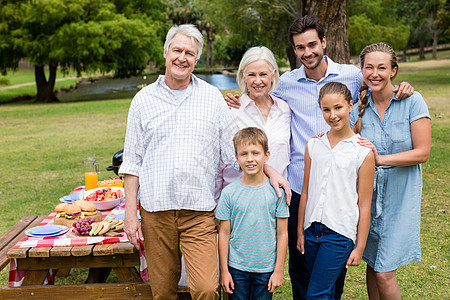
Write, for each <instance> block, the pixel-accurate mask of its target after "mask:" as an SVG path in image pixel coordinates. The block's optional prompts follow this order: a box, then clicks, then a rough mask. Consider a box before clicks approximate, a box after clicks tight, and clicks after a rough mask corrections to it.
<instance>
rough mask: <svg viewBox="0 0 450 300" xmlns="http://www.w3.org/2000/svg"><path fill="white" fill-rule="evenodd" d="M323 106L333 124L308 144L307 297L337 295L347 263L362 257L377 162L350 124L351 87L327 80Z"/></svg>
mask: <svg viewBox="0 0 450 300" xmlns="http://www.w3.org/2000/svg"><path fill="white" fill-rule="evenodd" d="M319 105H320V108H321V110H322V114H323V117H324V119H325V121H326V122H327V124H328V125H329V126H330V127H331V129H330V131H328V132H327V133H326V134H325V135H323V136H322V137H319V138H313V139H311V140H310V141H309V142H308V144H307V145H306V149H305V176H304V181H303V189H302V194H301V198H300V206H299V214H298V215H299V218H298V220H299V221H298V240H297V248H298V250H299V251H300V252H301V253H302V254H305V258H306V262H307V265H308V269H309V272H310V275H311V279H310V282H309V286H308V292H307V299H316V298H320V299H324V298H326V299H334V284H335V281H336V279H337V278H338V276H339V274H340V273H341V271H342V269H343V268H344V266H346V267H348V266H358V265H359V264H360V262H361V256H362V253H363V251H364V247H365V245H366V239H367V233H368V231H369V220H370V201H371V198H372V187H373V178H374V169H375V161H374V154H373V153H372V151H370V149H369V148H367V147H363V146H361V145H359V144H358V143H357V141H358V137H359V135H357V134H355V133H354V132H353V131H352V129H351V127H350V124H349V115H350V112H351V111H352V107H353V101H352V95H351V93H350V91H349V90H348V89H347V87H346V86H345V85H344V84H342V83H338V82H329V83H327V84H325V85H324V86H323V87H322V89H321V90H320V93H319ZM356 240H357V244H356V247H355V242H356Z"/></svg>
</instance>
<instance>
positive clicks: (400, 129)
mask: <svg viewBox="0 0 450 300" xmlns="http://www.w3.org/2000/svg"><path fill="white" fill-rule="evenodd" d="M389 129H390V130H389V136H390V137H391V139H392V141H393V142H394V143H401V142H404V141H406V140H407V139H409V138H410V136H411V129H410V126H409V121H408V120H407V119H404V120H401V121H393V122H392V123H391V125H390V126H389Z"/></svg>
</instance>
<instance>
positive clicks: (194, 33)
mask: <svg viewBox="0 0 450 300" xmlns="http://www.w3.org/2000/svg"><path fill="white" fill-rule="evenodd" d="M177 33H181V34H184V35H186V36H188V37H190V38H191V39H192V44H194V39H195V40H197V59H200V56H201V55H202V51H203V35H202V33H201V32H200V31H199V30H198V29H197V27H195V25H192V24H183V25H180V26H177V25H174V26H173V27H172V28H170V29H169V32H167V35H166V42H165V43H164V51H166V52H168V51H169V46H170V44H171V43H172V40H173V37H174V36H175V35H176V34H177Z"/></svg>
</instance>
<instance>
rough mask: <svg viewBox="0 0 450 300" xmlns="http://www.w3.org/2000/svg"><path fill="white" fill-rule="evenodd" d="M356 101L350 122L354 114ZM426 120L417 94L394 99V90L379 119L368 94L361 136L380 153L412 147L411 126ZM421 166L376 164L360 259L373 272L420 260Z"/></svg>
mask: <svg viewBox="0 0 450 300" xmlns="http://www.w3.org/2000/svg"><path fill="white" fill-rule="evenodd" d="M358 113H359V112H358V109H357V105H355V107H354V108H353V111H352V113H351V116H350V123H351V124H352V125H353V124H354V123H355V122H356V120H357V118H358ZM420 118H430V114H429V112H428V107H427V105H426V103H425V101H424V100H423V98H422V95H420V94H419V93H417V92H414V94H413V95H411V96H410V97H408V98H405V99H402V100H397V99H396V98H395V94H394V95H393V97H392V100H391V102H390V104H389V106H388V108H387V109H386V112H385V114H384V119H383V121H381V118H380V116H379V115H378V111H377V109H376V107H375V105H374V103H373V101H372V98H371V96H370V94H369V96H368V105H367V107H366V109H365V111H364V115H363V117H362V121H363V122H362V124H363V126H362V130H361V136H363V137H366V138H367V139H369V140H370V141H371V142H372V143H373V144H374V145H375V147H376V148H377V152H378V154H379V155H388V154H394V153H399V152H404V151H408V150H411V149H412V148H413V146H412V139H411V129H410V124H411V123H412V122H414V121H416V120H418V119H420ZM421 198H422V167H421V165H420V164H417V165H412V166H406V167H391V166H376V172H375V182H374V191H373V197H372V207H371V219H370V230H369V236H368V239H367V244H366V249H365V250H364V254H363V260H364V261H366V262H367V264H368V265H369V266H371V267H372V268H373V269H374V270H375V271H376V272H389V271H393V270H396V269H397V268H398V267H400V266H403V265H406V264H409V263H410V262H412V261H414V260H418V261H420V260H421V251H420V204H421Z"/></svg>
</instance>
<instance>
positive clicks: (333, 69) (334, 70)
mask: <svg viewBox="0 0 450 300" xmlns="http://www.w3.org/2000/svg"><path fill="white" fill-rule="evenodd" d="M323 59H325V61H326V62H327V71H326V72H325V76H324V77H323V78H325V77H327V76H328V75H330V74H337V75H338V74H339V70H338V64H337V63H335V62H334V61H333V60H332V59H331V58H329V57H328V56H326V55H324V56H323ZM307 78H308V77H307V76H306V72H305V66H304V65H302V66H301V67H300V69H299V72H298V78H297V80H300V79H307Z"/></svg>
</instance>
